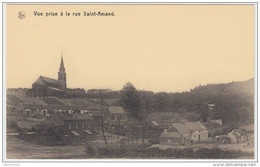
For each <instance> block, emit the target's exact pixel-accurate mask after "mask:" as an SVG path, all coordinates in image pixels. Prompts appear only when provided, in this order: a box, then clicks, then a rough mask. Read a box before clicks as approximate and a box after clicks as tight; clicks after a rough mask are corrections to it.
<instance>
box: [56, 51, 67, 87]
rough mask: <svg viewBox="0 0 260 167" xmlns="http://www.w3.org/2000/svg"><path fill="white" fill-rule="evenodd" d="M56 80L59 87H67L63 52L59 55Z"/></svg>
mask: <svg viewBox="0 0 260 167" xmlns="http://www.w3.org/2000/svg"><path fill="white" fill-rule="evenodd" d="M58 80H59V83H60V85H61V89H63V90H64V89H66V88H67V83H66V73H65V67H64V63H63V53H62V56H61V62H60V69H59V72H58Z"/></svg>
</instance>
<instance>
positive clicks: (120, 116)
mask: <svg viewBox="0 0 260 167" xmlns="http://www.w3.org/2000/svg"><path fill="white" fill-rule="evenodd" d="M104 117H105V120H112V121H118V120H124V119H125V118H126V115H125V111H124V109H123V108H122V107H120V106H110V107H108V108H107V109H106V111H105V114H104Z"/></svg>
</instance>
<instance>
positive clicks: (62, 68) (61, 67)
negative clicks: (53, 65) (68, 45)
mask: <svg viewBox="0 0 260 167" xmlns="http://www.w3.org/2000/svg"><path fill="white" fill-rule="evenodd" d="M61 54H62V56H61V62H60V71H61V70H64V71H65V67H64V63H63V53H61Z"/></svg>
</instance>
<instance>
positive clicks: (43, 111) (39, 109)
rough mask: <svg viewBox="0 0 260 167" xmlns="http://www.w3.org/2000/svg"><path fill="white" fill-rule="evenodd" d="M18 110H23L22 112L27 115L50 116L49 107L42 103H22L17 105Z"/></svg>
mask: <svg viewBox="0 0 260 167" xmlns="http://www.w3.org/2000/svg"><path fill="white" fill-rule="evenodd" d="M17 110H18V111H21V113H22V114H24V115H26V116H33V115H45V116H49V114H48V107H47V106H44V105H40V104H30V103H20V104H19V106H18V107H17Z"/></svg>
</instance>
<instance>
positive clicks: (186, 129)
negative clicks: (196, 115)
mask: <svg viewBox="0 0 260 167" xmlns="http://www.w3.org/2000/svg"><path fill="white" fill-rule="evenodd" d="M176 130H177V131H178V132H180V133H190V132H192V131H197V130H198V131H200V130H207V128H206V127H205V126H203V125H202V124H201V122H200V121H197V122H183V123H174V124H172V126H170V127H169V129H168V130H167V131H170V132H171V131H172V132H175V131H176Z"/></svg>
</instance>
